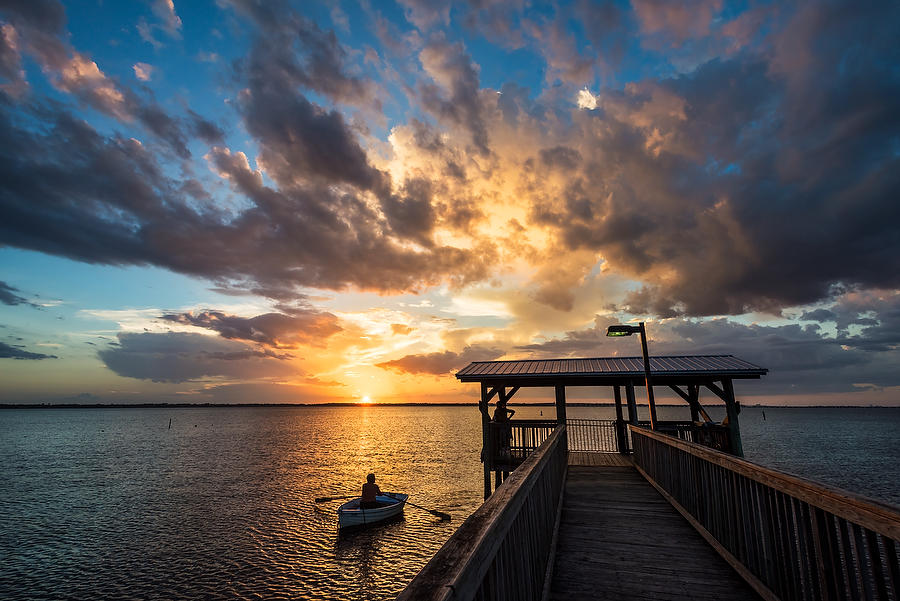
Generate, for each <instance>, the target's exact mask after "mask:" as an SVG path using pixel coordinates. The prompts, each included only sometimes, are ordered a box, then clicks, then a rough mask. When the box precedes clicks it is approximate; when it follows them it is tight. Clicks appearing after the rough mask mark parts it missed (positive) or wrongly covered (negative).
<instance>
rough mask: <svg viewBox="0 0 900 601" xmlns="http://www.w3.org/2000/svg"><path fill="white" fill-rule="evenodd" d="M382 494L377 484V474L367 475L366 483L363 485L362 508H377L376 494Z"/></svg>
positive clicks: (360, 502)
mask: <svg viewBox="0 0 900 601" xmlns="http://www.w3.org/2000/svg"><path fill="white" fill-rule="evenodd" d="M380 494H381V489H380V488H378V485H377V484H375V474H369V475H368V476H366V483H365V484H363V487H362V498H361V499H360V500H359V507H360V509H375V508H376V507H378V500H377V499H376V498H375V497H376V496H378V495H380Z"/></svg>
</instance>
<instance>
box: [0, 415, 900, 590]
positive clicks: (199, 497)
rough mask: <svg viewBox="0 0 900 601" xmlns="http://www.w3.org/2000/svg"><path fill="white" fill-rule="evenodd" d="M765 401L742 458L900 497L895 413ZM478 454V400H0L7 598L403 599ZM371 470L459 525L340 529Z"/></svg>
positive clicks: (475, 472)
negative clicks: (101, 404)
mask: <svg viewBox="0 0 900 601" xmlns="http://www.w3.org/2000/svg"><path fill="white" fill-rule="evenodd" d="M516 408H517V410H518V413H517V415H516V418H530V417H540V413H541V412H543V413H544V417H553V410H552V408H547V407H516ZM762 411H763V410H762V409H760V408H753V407H747V408H745V410H744V412H743V413H742V414H741V426H742V431H743V439H744V447H745V451H746V454H747V457H748V459H751V460H754V461H757V462H759V463H763V464H766V465H770V466H773V467H776V468H779V469H783V470H786V471H789V472H792V473H796V474H799V475H802V476H806V477H811V478H815V479H819V480H823V481H826V482H829V483H831V484H834V485H837V486H843V487H846V488H850V489H853V490H856V491H858V492H862V493H865V494H868V495H871V496H875V497H879V498H881V499H884V500H886V501H889V502H893V503H900V461H898V459H897V458H898V457H900V442H898V440H897V437H896V433H897V431H898V429H900V409H846V408H841V409H784V408H766V409H765V413H766V419H765V420H763V419H762ZM711 412H712V413H713V414H714V416H715V414H716V412H717V408H712V411H711ZM660 413H661V415H660V417H661V418H662V419H683V418H684V417H685V411H684V409H683V408H679V409H678V410H674V409H669V408H661V409H660ZM613 415H614V413H613V409H612V408H610V407H570V408H569V416H570V417H596V418H604V419H606V418H611V417H613ZM170 418H171V420H172V427H171V429H169V428H168V424H169V419H170ZM480 451H481V429H480V416H479V414H478V411H477V409H476V408H475V407H384V406H372V407H319V408H316V407H297V408H282V407H260V408H248V407H236V408H179V409H174V408H165V409H162V408H160V409H37V410H5V411H0V453H2V457H4V458H5V459H6V462H5V464H4V465H3V466H2V467H0V558H2V560H0V561H2V570H0V598H2V599H59V598H65V597H68V598H77V599H93V598H97V597H103V598H142V599H259V598H266V599H281V598H284V599H333V600H337V599H353V600H356V599H358V600H368V599H379V600H380V599H391V598H393V597H394V596H395V595H396V594H397V593H398V592H399V591H400V590H402V588H403V587H404V586H405V585H406V583H407V582H409V580H410V579H411V578H412V577H413V576H414V575H415V574H416V573H417V572H418V571H419V569H421V567H422V566H423V565H424V564H425V563H426V562H427V561H428V559H429V558H430V557H431V556H432V555H433V554H434V553H435V551H437V549H438V548H440V546H441V545H442V544H443V543H444V541H446V539H447V538H448V537H449V536H450V535H451V534H452V532H453V531H454V529H455V528H456V527H457V526H458V525H459V524H460V523H461V522H462V521H463V520H464V519H465V517H467V516H468V515H469V514H471V512H472V511H474V510H475V509H476V508H477V507H478V505H479V504H480V503H481V497H482V473H481V464H480V462H479V454H480ZM369 471H373V472H375V473H376V475H377V477H378V481H379V483H380V485H381V486H382V488H383V489H385V490H397V491H402V492H407V493H410V495H411V497H410V501H412V502H414V503H416V504H418V505H422V506H425V507H430V508H433V509H437V510H439V511H443V512H447V513H450V514H452V515H453V521H452V522H450V523H446V522H439V521H438V520H437V519H436V518H434V517H433V516H432V515H430V514H428V513H425V512H422V511H419V510H417V509H414V508H412V507H408V508H407V510H406V512H405V518H404V519H403V520H402V521H400V522H397V523H393V524H389V525H385V526H381V527H376V528H373V529H370V530H365V531H363V532H359V533H356V534H352V535H349V536H339V535H338V533H337V520H336V514H335V510H336V508H337V505H338V504H339V501H335V502H331V503H326V504H322V505H316V504H315V503H313V498H314V497H317V496H325V495H341V494H350V493H356V492H357V490H358V489H359V487H360V486H361V484H362V482H363V481H364V478H365V475H366V473H367V472H369Z"/></svg>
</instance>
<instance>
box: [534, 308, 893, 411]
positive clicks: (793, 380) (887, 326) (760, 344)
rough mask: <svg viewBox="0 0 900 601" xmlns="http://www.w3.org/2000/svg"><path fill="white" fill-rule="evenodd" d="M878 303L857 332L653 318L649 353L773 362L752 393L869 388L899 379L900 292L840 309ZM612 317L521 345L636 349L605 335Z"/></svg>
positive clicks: (552, 351)
mask: <svg viewBox="0 0 900 601" xmlns="http://www.w3.org/2000/svg"><path fill="white" fill-rule="evenodd" d="M872 307H875V312H876V317H875V318H874V321H875V324H873V325H871V326H869V327H868V328H864V329H862V330H861V331H860V332H859V333H858V334H854V335H847V334H846V333H844V334H841V333H838V335H835V333H834V332H833V331H832V332H831V333H829V332H827V331H825V330H823V329H822V328H820V327H819V326H818V325H815V324H805V325H803V324H788V325H772V326H765V325H758V324H751V325H747V324H741V323H738V322H734V321H730V320H728V319H724V318H719V319H712V320H704V321H697V320H686V319H681V318H679V319H673V320H667V321H664V322H658V323H653V324H649V325H648V334H649V336H650V344H649V346H650V352H651V355H680V354H688V355H706V354H730V355H736V356H738V357H740V358H741V359H745V360H747V361H750V362H751V363H754V364H756V365H759V366H761V367H765V368H768V369H769V370H770V371H769V374H768V375H767V376H765V377H763V379H762V382H761V383H758V384H757V383H751V384H748V385H747V386H745V390H746V391H747V392H752V393H753V394H758V393H767V394H791V393H798V394H799V393H801V392H802V393H803V394H807V393H815V392H832V393H841V392H853V391H858V390H860V389H861V387H862V386H865V387H869V386H872V387H890V386H900V375H898V374H897V370H896V365H897V362H898V361H900V356H898V355H900V351H898V349H900V297H897V296H895V297H892V298H890V299H886V300H881V301H874V300H872V299H867V301H866V302H865V303H860V304H858V305H856V306H855V307H854V305H853V304H852V303H847V305H846V306H845V308H844V309H843V311H844V312H845V313H847V314H848V316H850V315H853V316H855V318H859V317H860V316H861V315H862V314H863V313H861V311H862V312H864V313H865V314H869V313H870V312H871V309H872ZM615 323H619V322H618V321H617V320H615V319H613V318H601V317H597V318H596V319H595V324H594V326H592V327H590V328H587V329H584V330H575V331H570V332H567V333H566V335H565V336H564V337H563V338H559V339H554V340H549V341H546V342H543V343H539V344H530V345H524V346H521V347H518V349H519V350H524V351H529V352H530V353H532V354H533V356H535V357H537V358H550V357H571V356H578V357H611V356H638V355H639V352H640V344H639V341H638V340H637V338H636V337H632V338H608V337H607V336H606V329H607V327H608V326H610V325H612V324H615Z"/></svg>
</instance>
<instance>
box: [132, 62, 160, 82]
mask: <svg viewBox="0 0 900 601" xmlns="http://www.w3.org/2000/svg"><path fill="white" fill-rule="evenodd" d="M131 68H132V69H133V70H134V76H135V77H137V78H138V79H139V80H141V81H150V78H152V77H153V71H154V70H155V69H156V68H155V67H154V66H153V65H148V64H147V63H135V64H133V65H132V66H131Z"/></svg>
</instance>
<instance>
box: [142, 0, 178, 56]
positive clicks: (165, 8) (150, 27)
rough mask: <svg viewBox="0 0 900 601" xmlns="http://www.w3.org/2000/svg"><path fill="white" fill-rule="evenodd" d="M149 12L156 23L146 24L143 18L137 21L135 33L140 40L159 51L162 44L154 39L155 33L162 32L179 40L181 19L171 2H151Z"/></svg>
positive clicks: (168, 0) (157, 0)
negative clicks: (136, 32)
mask: <svg viewBox="0 0 900 601" xmlns="http://www.w3.org/2000/svg"><path fill="white" fill-rule="evenodd" d="M150 10H151V12H152V13H153V16H154V17H156V22H154V23H148V22H147V19H145V18H144V17H141V18H140V19H139V20H138V24H137V31H138V35H140V36H141V39H142V40H144V41H145V42H147V43H148V44H150V45H151V46H153V47H154V48H155V49H157V50H159V49H160V48H162V47H163V43H162V42H160V41H159V40H158V39H157V38H156V37H155V35H154V32H155V31H162V32H163V33H165V34H166V35H168V36H169V37H171V38H175V39H180V38H181V17H179V16H178V14H177V13H176V12H175V3H174V2H173V1H172V0H153V2H152V4H151V5H150Z"/></svg>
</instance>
